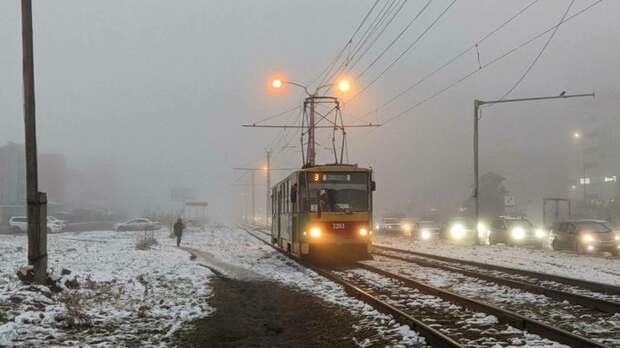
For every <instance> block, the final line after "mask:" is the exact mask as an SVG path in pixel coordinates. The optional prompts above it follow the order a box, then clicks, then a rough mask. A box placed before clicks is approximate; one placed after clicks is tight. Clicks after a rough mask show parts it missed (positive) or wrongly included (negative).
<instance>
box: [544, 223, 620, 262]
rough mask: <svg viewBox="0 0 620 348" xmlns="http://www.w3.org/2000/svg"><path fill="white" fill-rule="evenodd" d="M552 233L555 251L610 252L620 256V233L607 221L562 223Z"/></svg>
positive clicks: (580, 252) (552, 244)
mask: <svg viewBox="0 0 620 348" xmlns="http://www.w3.org/2000/svg"><path fill="white" fill-rule="evenodd" d="M552 232H553V237H554V238H553V242H552V243H551V246H552V247H553V250H572V251H576V252H577V253H579V254H585V253H594V252H598V251H608V252H611V253H612V254H614V255H616V256H618V255H620V231H618V230H614V228H613V226H611V224H610V223H609V222H607V221H605V220H589V219H583V220H572V221H561V222H559V223H557V224H556V225H555V226H554V228H553V231H552Z"/></svg>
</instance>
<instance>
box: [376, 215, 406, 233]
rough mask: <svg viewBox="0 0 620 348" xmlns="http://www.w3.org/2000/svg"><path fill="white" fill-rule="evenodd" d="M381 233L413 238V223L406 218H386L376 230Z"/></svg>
mask: <svg viewBox="0 0 620 348" xmlns="http://www.w3.org/2000/svg"><path fill="white" fill-rule="evenodd" d="M376 230H377V231H379V232H386V233H396V234H402V235H405V236H411V231H412V226H411V223H410V222H409V221H408V220H407V219H404V218H398V217H386V218H383V220H382V221H381V223H380V224H379V225H378V226H377V228H376Z"/></svg>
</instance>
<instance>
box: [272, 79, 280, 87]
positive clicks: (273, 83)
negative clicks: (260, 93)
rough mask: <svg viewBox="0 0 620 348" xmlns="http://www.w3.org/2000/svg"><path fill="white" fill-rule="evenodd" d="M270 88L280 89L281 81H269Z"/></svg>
mask: <svg viewBox="0 0 620 348" xmlns="http://www.w3.org/2000/svg"><path fill="white" fill-rule="evenodd" d="M271 86H272V87H273V88H280V87H282V80H280V79H275V80H273V81H271Z"/></svg>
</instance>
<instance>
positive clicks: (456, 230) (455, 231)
mask: <svg viewBox="0 0 620 348" xmlns="http://www.w3.org/2000/svg"><path fill="white" fill-rule="evenodd" d="M450 236H451V237H452V238H454V239H462V238H463V237H465V227H464V226H463V225H461V224H454V225H452V227H450Z"/></svg>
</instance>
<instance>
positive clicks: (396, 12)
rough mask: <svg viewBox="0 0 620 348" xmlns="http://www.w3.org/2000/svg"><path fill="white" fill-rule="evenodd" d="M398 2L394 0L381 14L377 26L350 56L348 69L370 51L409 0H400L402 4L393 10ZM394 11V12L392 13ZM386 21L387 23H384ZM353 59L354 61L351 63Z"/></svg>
mask: <svg viewBox="0 0 620 348" xmlns="http://www.w3.org/2000/svg"><path fill="white" fill-rule="evenodd" d="M397 3H398V1H396V0H393V1H392V3H391V4H390V7H389V8H388V9H387V11H386V12H385V13H384V14H383V16H381V19H380V20H379V21H378V22H377V23H376V24H375V26H374V27H373V29H372V31H371V32H370V34H369V35H368V36H367V37H365V38H364V40H363V41H362V42H360V44H359V45H358V46H357V48H356V50H355V51H354V52H353V53H352V54H351V56H350V57H349V60H348V62H347V66H346V68H347V70H351V69H352V68H353V66H354V65H355V64H356V63H357V62H358V61H359V59H361V57H363V56H364V54H365V53H366V52H368V50H369V49H370V48H371V47H372V46H373V45H374V43H375V42H376V41H377V40H378V39H379V38H380V37H381V35H383V33H384V32H385V30H386V29H387V27H388V26H389V25H390V23H392V21H393V20H394V18H395V17H396V16H397V15H398V13H399V12H400V11H401V10H402V8H403V6H404V5H405V4H406V3H407V0H402V1H400V6H397V7H395V8H396V10H395V11H392V8H393V7H394V5H396V4H397ZM392 12H394V13H393V14H392ZM390 14H392V15H391V17H390V19H389V20H387V21H386V19H387V18H388V16H389V15H390ZM384 23H385V25H384ZM380 27H382V28H381V30H379V28H380ZM377 30H379V33H378V34H377V35H375V33H376V32H377ZM372 37H374V39H373V40H372V42H370V44H369V45H367V46H366V49H365V50H364V51H363V52H362V53H361V54H360V55H357V54H358V53H359V52H360V51H361V50H362V48H363V47H364V46H365V45H366V43H367V42H368V41H369V40H370V39H371V38H372ZM352 61H353V63H351V62H352Z"/></svg>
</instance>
